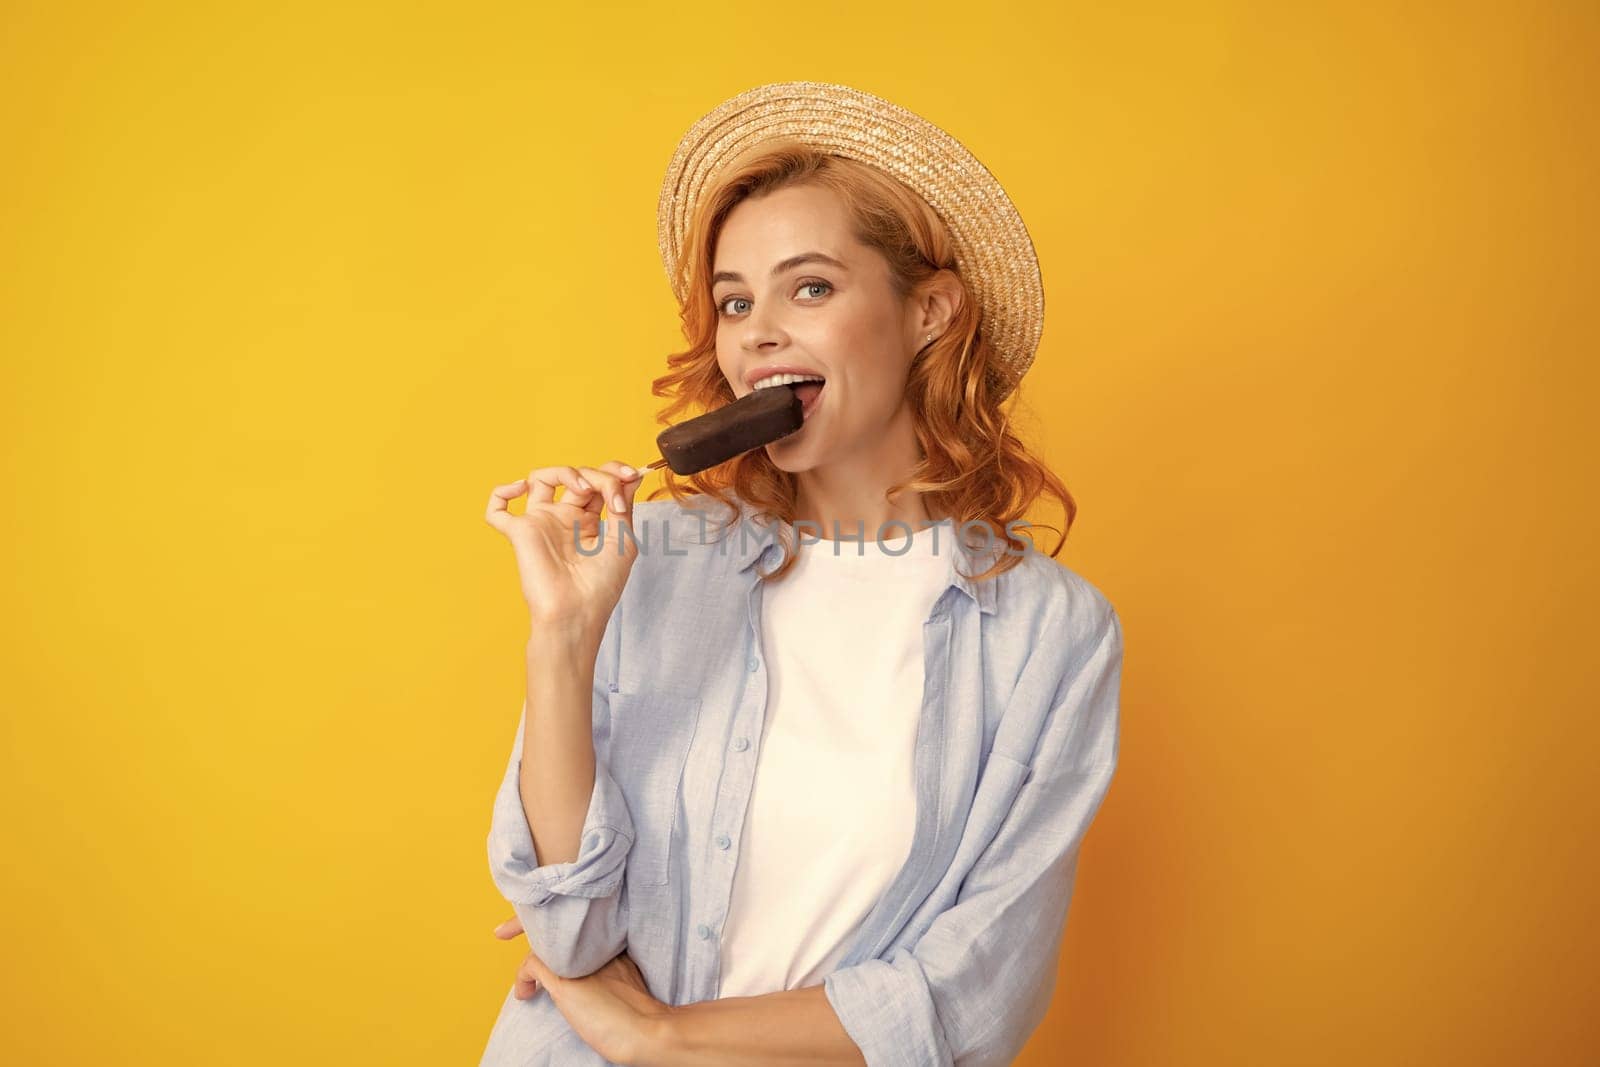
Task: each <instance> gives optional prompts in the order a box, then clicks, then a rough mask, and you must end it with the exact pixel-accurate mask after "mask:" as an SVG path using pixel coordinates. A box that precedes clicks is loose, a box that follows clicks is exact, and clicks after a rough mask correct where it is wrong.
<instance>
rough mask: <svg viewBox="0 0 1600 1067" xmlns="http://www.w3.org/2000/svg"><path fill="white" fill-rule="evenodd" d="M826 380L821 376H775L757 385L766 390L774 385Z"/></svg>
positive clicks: (764, 379)
mask: <svg viewBox="0 0 1600 1067" xmlns="http://www.w3.org/2000/svg"><path fill="white" fill-rule="evenodd" d="M824 380H825V379H824V378H823V377H822V375H820V374H773V375H770V376H768V377H766V378H763V379H761V380H760V381H759V382H757V383H756V385H755V387H756V388H757V389H766V388H767V387H769V386H773V385H793V384H794V383H795V382H820V381H824Z"/></svg>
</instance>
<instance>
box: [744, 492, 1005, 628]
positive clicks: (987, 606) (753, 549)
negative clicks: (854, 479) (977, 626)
mask: <svg viewBox="0 0 1600 1067" xmlns="http://www.w3.org/2000/svg"><path fill="white" fill-rule="evenodd" d="M782 526H783V527H784V529H785V530H786V531H788V532H787V536H788V537H790V538H791V539H792V538H793V536H794V533H793V530H794V528H793V526H792V525H790V524H788V523H784V524H782ZM777 529H778V524H776V523H774V522H772V521H771V520H768V519H766V518H764V517H761V516H758V515H756V514H755V512H754V510H753V509H751V508H750V507H748V506H745V507H743V508H741V511H740V516H739V523H738V525H737V526H736V527H733V528H730V530H729V532H728V533H727V535H726V536H727V538H728V539H729V541H730V542H731V544H732V548H731V550H730V555H731V556H732V558H733V560H734V562H735V564H736V567H737V569H738V571H739V573H741V574H749V575H750V576H751V577H752V578H755V577H756V576H757V570H756V564H757V563H760V564H761V567H760V571H761V572H765V573H770V572H771V571H772V570H773V568H775V567H777V566H778V562H779V561H780V560H782V559H783V545H782V544H781V543H780V542H779V540H778V534H777ZM954 531H955V524H954V523H950V522H946V523H945V524H944V528H943V529H941V530H940V531H939V553H940V555H942V556H944V557H945V558H946V559H947V560H949V564H950V567H949V577H950V582H949V584H950V585H953V586H955V587H956V588H957V589H960V590H961V591H962V592H963V593H966V594H967V596H969V597H971V598H972V599H973V600H974V601H976V602H977V605H978V610H979V611H981V612H982V613H983V614H985V615H993V614H994V612H995V581H996V579H995V578H987V579H985V580H983V581H981V582H977V581H973V580H972V579H971V578H968V577H966V575H968V574H978V573H980V572H981V571H983V570H984V569H985V568H986V567H987V566H988V565H989V562H992V560H993V559H994V555H993V554H987V555H986V554H985V552H984V551H983V538H982V536H981V535H979V534H978V533H977V530H976V527H973V528H972V529H971V530H969V531H968V536H967V540H966V543H964V542H963V539H962V538H960V537H953V536H952V533H953V532H954ZM885 540H886V541H887V540H888V536H887V535H886V537H885ZM890 543H892V542H890ZM952 545H953V546H954V551H952ZM997 546H998V542H997ZM958 568H959V569H958Z"/></svg>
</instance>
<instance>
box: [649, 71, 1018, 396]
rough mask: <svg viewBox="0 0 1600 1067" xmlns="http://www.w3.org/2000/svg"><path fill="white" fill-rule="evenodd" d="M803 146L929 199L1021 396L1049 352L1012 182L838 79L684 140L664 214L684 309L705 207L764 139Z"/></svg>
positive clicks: (740, 102) (748, 100)
mask: <svg viewBox="0 0 1600 1067" xmlns="http://www.w3.org/2000/svg"><path fill="white" fill-rule="evenodd" d="M777 138H792V139H794V140H798V141H802V142H805V143H807V144H811V145H814V146H816V147H818V148H821V149H823V150H825V151H827V152H831V153H833V154H834V155H839V156H844V157H846V158H848V159H854V160H858V161H860V162H862V163H868V164H871V165H872V166H875V167H877V168H879V169H880V170H884V171H887V172H888V173H889V174H891V175H893V176H894V177H896V178H898V179H899V180H900V181H901V182H903V183H905V184H906V185H907V186H909V187H910V188H911V189H913V190H915V191H916V192H917V193H919V194H920V195H921V196H922V198H923V199H924V200H926V201H927V202H928V204H929V205H930V206H931V207H932V208H933V209H934V211H936V212H938V214H939V217H940V218H941V219H943V220H944V222H945V225H947V226H948V227H949V228H950V234H951V237H952V238H953V239H954V242H955V255H956V267H957V269H958V270H959V272H960V274H961V276H962V277H963V278H964V279H965V280H966V282H967V285H968V287H969V288H970V289H971V290H972V293H973V296H974V297H975V299H976V300H977V302H978V307H979V309H980V311H981V316H982V318H981V326H980V328H981V329H982V331H983V334H984V336H985V337H987V338H988V339H989V341H990V343H991V344H993V345H994V347H995V349H996V353H997V356H998V358H997V360H996V363H997V366H995V367H994V368H993V371H994V375H995V379H996V383H997V388H998V390H999V393H1000V395H1001V396H1004V395H1006V394H1009V393H1010V392H1011V390H1012V389H1013V388H1015V387H1016V384H1017V382H1018V381H1019V380H1020V379H1021V377H1022V375H1023V373H1024V372H1026V371H1027V369H1028V366H1029V364H1031V363H1032V362H1033V355H1034V351H1035V350H1036V349H1037V348H1038V347H1039V334H1040V332H1041V330H1042V329H1043V326H1044V286H1043V284H1042V283H1041V281H1040V278H1039V259H1038V256H1037V255H1036V254H1035V253H1034V249H1033V242H1032V240H1030V239H1029V237H1028V231H1027V228H1026V227H1024V226H1023V224H1022V216H1021V215H1019V214H1018V213H1017V209H1016V208H1015V207H1014V206H1013V205H1012V203H1011V198H1010V197H1008V196H1007V195H1006V192H1005V190H1004V189H1002V188H1001V187H1000V183H999V182H998V181H996V180H995V177H994V175H992V174H990V173H989V171H988V169H987V168H985V167H984V165H983V164H982V163H980V162H978V160H977V157H975V156H974V155H973V154H972V153H971V152H969V151H967V149H966V148H965V147H964V146H963V145H962V144H961V142H959V141H957V140H956V139H955V138H954V137H952V136H950V135H949V134H948V133H946V132H945V131H944V130H942V129H940V128H939V127H937V126H935V125H934V124H933V123H931V122H929V121H928V120H927V119H924V118H922V117H921V116H919V115H916V114H914V113H912V112H910V111H907V110H906V109H905V108H903V107H900V106H898V105H896V104H891V103H889V101H887V100H883V99H880V98H879V97H876V96H873V95H872V94H870V93H865V92H862V91H861V90H859V89H852V88H850V87H849V86H845V85H832V84H828V83H826V82H808V81H796V82H774V83H772V84H769V85H761V86H757V87H756V88H754V89H749V90H747V91H745V92H742V93H740V94H739V95H737V96H734V97H731V98H730V99H728V100H725V101H723V102H722V103H721V104H718V105H717V106H716V107H715V108H713V109H712V110H711V111H710V112H708V113H707V114H706V115H704V116H703V117H701V118H700V119H699V120H698V121H696V122H695V124H694V125H693V126H691V127H690V128H689V131H688V132H687V133H685V134H684V135H683V139H682V140H681V141H679V142H678V148H677V151H675V152H674V153H673V154H672V160H671V162H669V163H668V164H667V174H666V177H665V178H664V179H663V180H662V183H661V199H660V202H659V204H658V206H657V210H656V227H657V235H658V238H659V240H660V243H661V262H662V264H663V265H664V266H665V267H666V269H667V277H668V279H669V280H670V281H671V283H672V291H673V293H674V294H675V295H676V296H677V298H678V301H679V303H682V302H683V300H684V296H685V292H684V290H685V286H686V284H687V280H686V278H685V277H684V275H685V273H686V272H685V270H684V266H685V265H684V264H682V263H681V262H680V257H681V256H682V254H683V247H684V243H685V240H686V237H687V233H688V228H689V223H690V220H692V219H693V218H694V212H695V209H696V206H697V205H698V204H699V202H700V199H701V197H702V196H703V195H705V194H706V193H707V192H708V191H709V190H710V189H711V188H712V186H713V185H714V179H715V177H716V175H717V174H718V172H719V171H720V170H721V169H722V167H723V166H725V165H726V164H727V163H728V162H730V161H731V160H733V159H734V158H736V157H738V156H740V155H741V154H743V153H744V152H746V151H748V150H749V149H751V148H752V147H754V146H755V145H757V144H758V143H760V142H762V141H768V140H773V139H777Z"/></svg>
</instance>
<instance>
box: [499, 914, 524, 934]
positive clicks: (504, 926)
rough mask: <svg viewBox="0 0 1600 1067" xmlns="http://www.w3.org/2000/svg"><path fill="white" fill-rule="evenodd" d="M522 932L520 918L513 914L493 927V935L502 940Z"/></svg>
mask: <svg viewBox="0 0 1600 1067" xmlns="http://www.w3.org/2000/svg"><path fill="white" fill-rule="evenodd" d="M520 933H522V920H521V919H519V918H517V917H516V916H515V915H513V916H511V918H509V919H507V920H506V921H505V922H503V923H501V924H500V925H499V926H496V927H495V928H494V936H496V937H498V938H501V939H502V940H505V939H509V938H513V937H516V936H517V935H518V934H520Z"/></svg>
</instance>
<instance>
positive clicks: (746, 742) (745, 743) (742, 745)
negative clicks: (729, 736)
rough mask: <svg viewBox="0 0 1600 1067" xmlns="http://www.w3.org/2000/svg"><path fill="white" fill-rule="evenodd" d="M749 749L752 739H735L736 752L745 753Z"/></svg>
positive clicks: (734, 748)
mask: <svg viewBox="0 0 1600 1067" xmlns="http://www.w3.org/2000/svg"><path fill="white" fill-rule="evenodd" d="M749 747H750V739H749V738H748V737H736V738H734V739H733V750H734V751H735V752H743V751H744V750H745V749H747V748H749Z"/></svg>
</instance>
